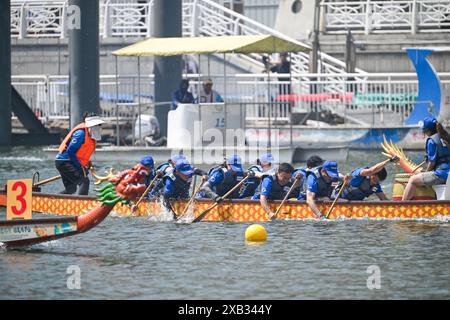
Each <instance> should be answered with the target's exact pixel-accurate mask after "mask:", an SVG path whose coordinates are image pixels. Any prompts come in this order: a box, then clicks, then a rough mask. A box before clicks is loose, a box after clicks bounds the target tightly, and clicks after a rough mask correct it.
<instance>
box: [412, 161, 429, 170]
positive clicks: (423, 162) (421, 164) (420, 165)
mask: <svg viewBox="0 0 450 320" xmlns="http://www.w3.org/2000/svg"><path fill="white" fill-rule="evenodd" d="M426 162H427V160H423V161H422V162H421V163H420V164H419V165H418V166H417V167H416V168H415V169H414V170H413V172H411V173H414V172H416V171H417V169H419V168H420V167H422V166H423V165H424V164H425V163H426Z"/></svg>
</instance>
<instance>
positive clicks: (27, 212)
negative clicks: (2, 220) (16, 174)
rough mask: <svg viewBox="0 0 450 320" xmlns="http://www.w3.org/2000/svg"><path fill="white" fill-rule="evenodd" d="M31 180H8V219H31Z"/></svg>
mask: <svg viewBox="0 0 450 320" xmlns="http://www.w3.org/2000/svg"><path fill="white" fill-rule="evenodd" d="M32 185H33V182H32V181H31V179H23V180H8V184H7V198H6V219H7V220H12V219H31V191H32Z"/></svg>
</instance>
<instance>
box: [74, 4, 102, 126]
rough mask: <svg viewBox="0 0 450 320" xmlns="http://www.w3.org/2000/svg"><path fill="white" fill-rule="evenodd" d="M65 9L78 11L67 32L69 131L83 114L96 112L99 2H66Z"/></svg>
mask: <svg viewBox="0 0 450 320" xmlns="http://www.w3.org/2000/svg"><path fill="white" fill-rule="evenodd" d="M69 8H70V9H76V10H73V12H74V13H75V14H76V13H77V12H79V17H78V18H79V19H80V20H79V23H78V24H77V23H72V24H70V30H69V31H68V34H69V79H70V80H69V82H70V126H71V128H73V127H74V126H76V125H77V124H78V123H80V122H81V121H82V119H83V114H84V113H85V112H96V113H99V112H100V106H99V39H98V37H99V30H98V25H99V2H98V1H92V0H70V2H69ZM78 8H79V10H78ZM73 18H74V19H77V17H76V16H74V17H73Z"/></svg>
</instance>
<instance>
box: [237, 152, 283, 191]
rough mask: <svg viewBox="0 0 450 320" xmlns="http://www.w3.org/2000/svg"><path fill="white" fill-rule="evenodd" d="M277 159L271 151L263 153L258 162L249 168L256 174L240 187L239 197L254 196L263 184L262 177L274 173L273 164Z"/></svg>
mask: <svg viewBox="0 0 450 320" xmlns="http://www.w3.org/2000/svg"><path fill="white" fill-rule="evenodd" d="M274 163H275V159H274V157H273V156H272V154H271V153H265V154H262V155H261V156H260V157H259V158H258V159H257V160H256V164H255V165H252V166H251V167H250V168H248V171H249V172H253V174H254V176H252V177H250V178H248V179H247V180H246V181H245V182H244V183H243V184H242V187H241V188H240V189H239V198H240V199H244V198H248V197H252V196H253V195H254V194H255V192H256V190H257V189H258V186H259V185H260V184H261V178H262V177H263V176H265V175H269V174H271V173H273V172H272V171H273V169H274V168H273V164H274Z"/></svg>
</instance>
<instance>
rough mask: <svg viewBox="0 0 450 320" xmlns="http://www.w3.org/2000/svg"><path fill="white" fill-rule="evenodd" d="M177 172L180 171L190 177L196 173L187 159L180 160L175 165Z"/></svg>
mask: <svg viewBox="0 0 450 320" xmlns="http://www.w3.org/2000/svg"><path fill="white" fill-rule="evenodd" d="M175 170H178V171H180V172H181V173H182V174H184V175H187V176H190V175H191V174H193V173H194V168H192V166H191V165H190V164H189V161H187V160H186V159H180V160H178V161H177V163H176V164H175Z"/></svg>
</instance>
